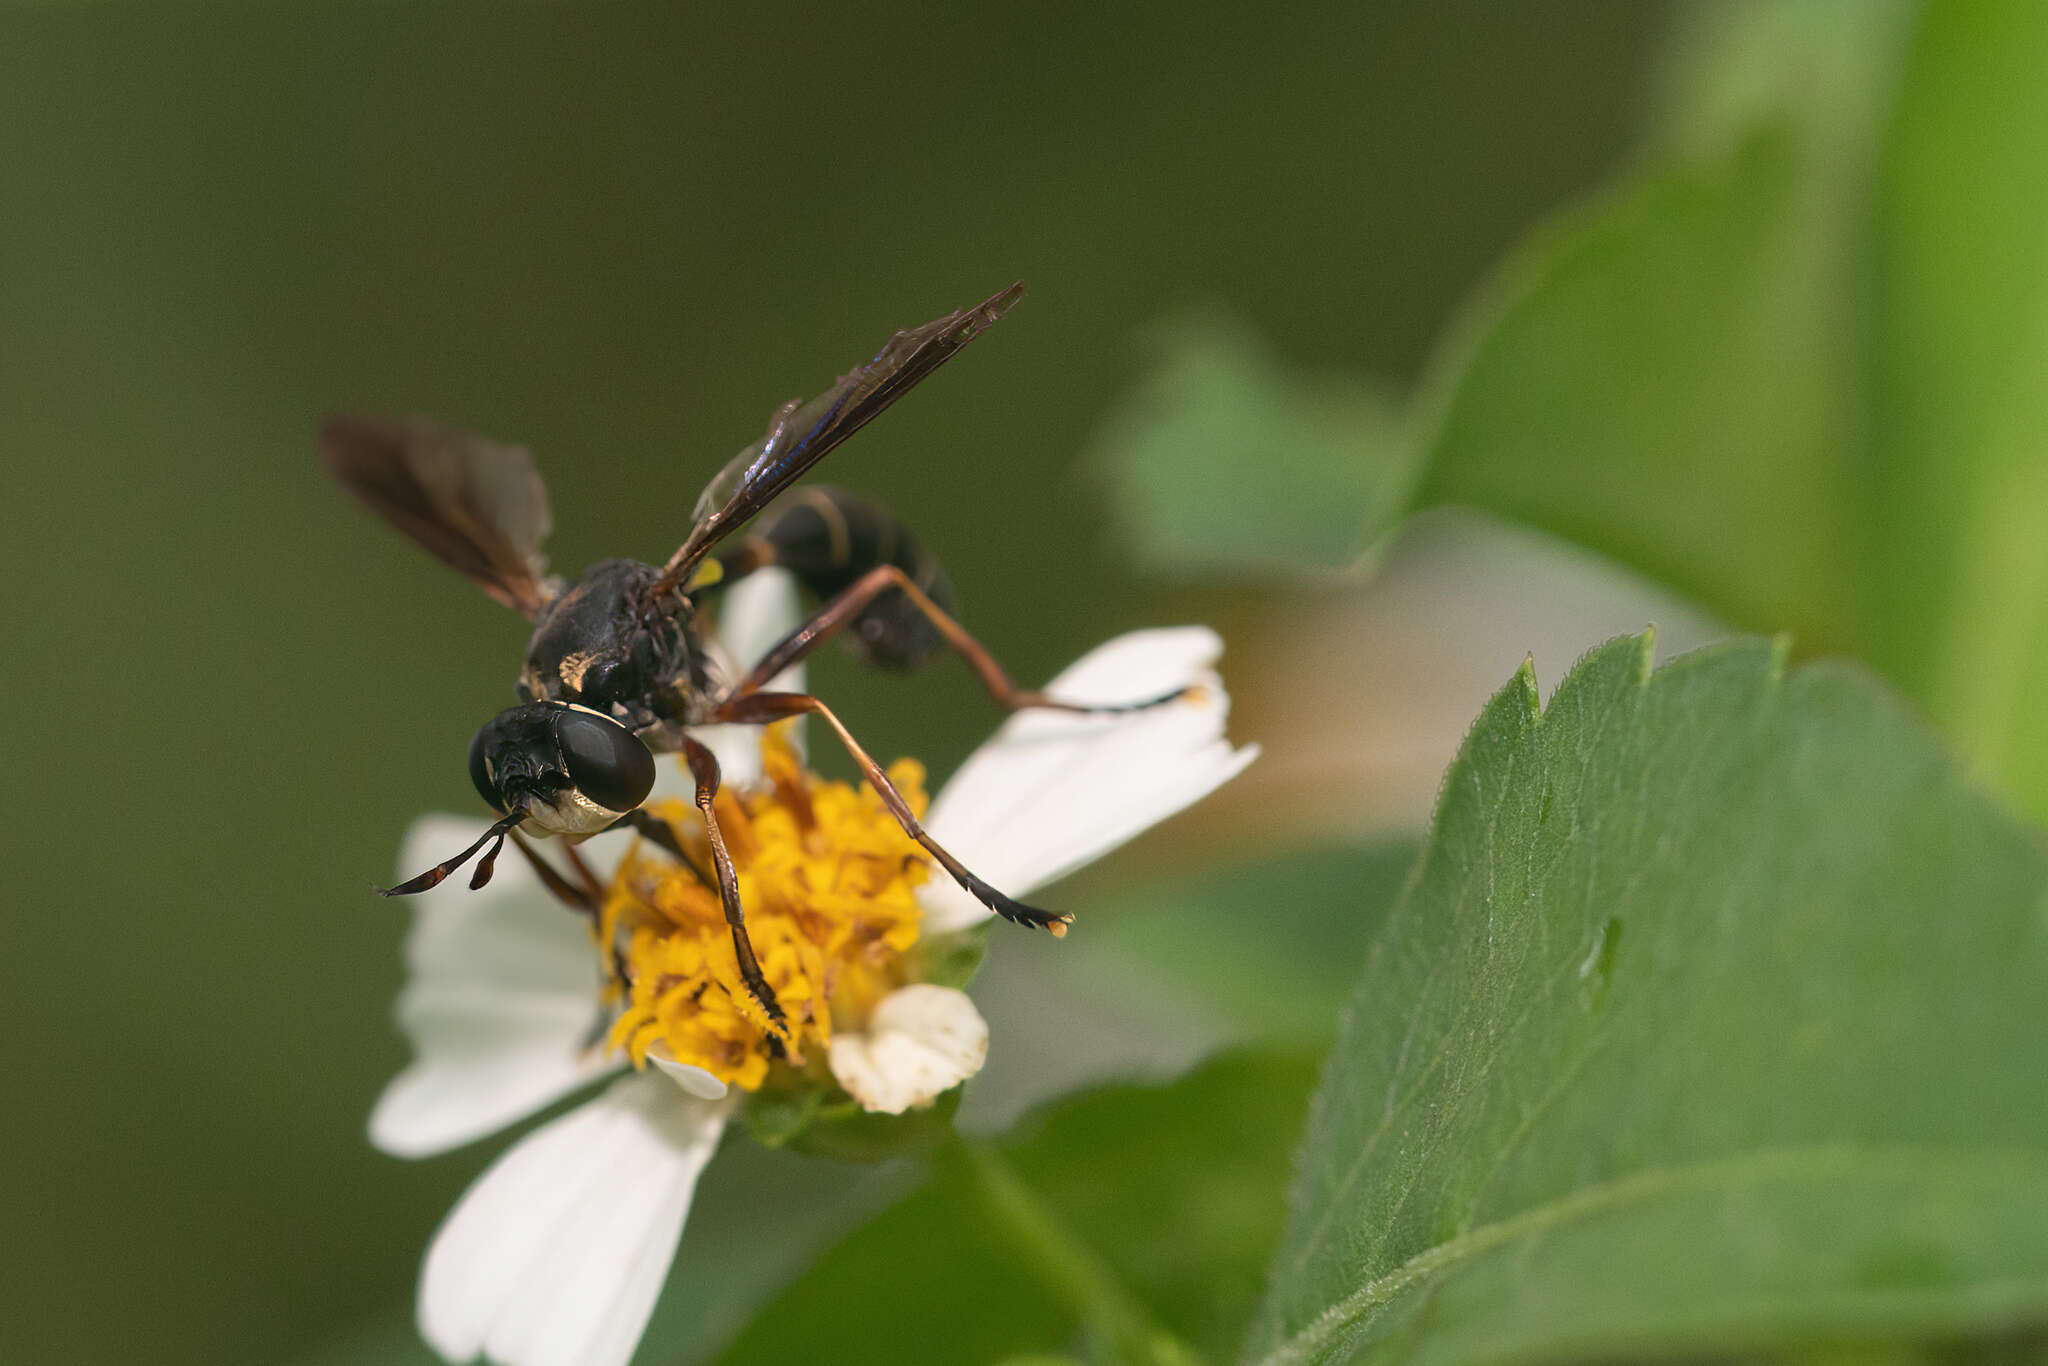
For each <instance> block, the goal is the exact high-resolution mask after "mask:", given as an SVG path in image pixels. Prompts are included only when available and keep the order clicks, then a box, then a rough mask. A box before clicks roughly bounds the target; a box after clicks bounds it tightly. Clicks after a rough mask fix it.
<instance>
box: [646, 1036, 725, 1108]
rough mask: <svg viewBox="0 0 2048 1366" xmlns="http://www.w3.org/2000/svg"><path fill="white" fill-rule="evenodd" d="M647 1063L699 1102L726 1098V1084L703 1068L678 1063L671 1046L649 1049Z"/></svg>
mask: <svg viewBox="0 0 2048 1366" xmlns="http://www.w3.org/2000/svg"><path fill="white" fill-rule="evenodd" d="M647 1061H649V1062H651V1063H653V1064H654V1065H655V1066H656V1067H659V1068H660V1069H661V1070H662V1073H663V1074H664V1075H665V1076H667V1077H668V1079H669V1080H670V1081H672V1082H674V1083H675V1084H676V1085H678V1086H680V1087H682V1088H683V1092H684V1094H686V1095H692V1096H695V1097H696V1098H697V1099H698V1100H723V1099H724V1098H725V1092H726V1085H725V1083H724V1082H722V1081H720V1080H719V1079H718V1078H717V1077H716V1076H715V1075H713V1074H712V1073H710V1072H707V1071H705V1070H704V1069H703V1068H701V1067H697V1066H694V1065H692V1064H690V1063H687V1062H677V1061H676V1055H675V1054H674V1053H672V1052H670V1051H669V1046H668V1045H667V1044H665V1043H657V1044H655V1045H654V1046H653V1047H652V1048H649V1049H648V1050H647Z"/></svg>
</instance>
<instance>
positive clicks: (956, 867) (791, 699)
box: [691, 692, 1074, 936]
mask: <svg viewBox="0 0 2048 1366" xmlns="http://www.w3.org/2000/svg"><path fill="white" fill-rule="evenodd" d="M804 715H810V716H818V717H822V718H824V721H825V724H826V725H828V726H830V727H832V731H833V733H834V734H836V735H837V736H838V737H839V743H840V744H842V745H844V746H845V747H846V752H847V753H848V754H850V755H852V756H853V761H854V763H855V764H857V765H859V766H860V771H861V775H862V776H863V777H865V778H866V779H867V780H868V783H869V785H870V786H872V787H873V788H874V789H875V792H876V793H877V794H878V795H879V796H880V797H881V799H882V804H883V805H884V806H886V807H888V808H889V814H890V815H892V816H894V817H895V818H896V823H897V824H898V825H900V826H902V827H903V833H904V834H906V835H908V836H910V837H911V838H912V839H914V840H916V841H917V842H918V844H919V845H920V846H921V847H922V848H923V849H924V851H925V852H926V853H927V854H930V855H931V856H932V858H933V859H934V860H935V861H936V862H937V863H938V865H939V866H940V867H941V868H944V869H945V870H946V871H947V872H948V873H950V874H951V875H952V877H953V880H954V881H955V882H957V883H959V884H960V885H961V886H962V887H965V888H966V889H967V890H968V892H969V893H971V894H972V895H973V897H974V899H975V900H976V901H979V902H980V903H981V904H982V905H984V906H986V907H988V908H989V909H990V910H991V911H994V912H995V913H996V914H997V915H999V916H1001V917H1002V918H1003V919H1005V920H1009V921H1013V922H1015V923H1016V924H1019V925H1029V926H1033V927H1035V928H1037V929H1042V930H1048V931H1050V932H1051V933H1052V934H1053V935H1055V936H1059V935H1064V934H1065V933H1066V932H1067V926H1069V925H1071V924H1073V923H1074V917H1072V916H1070V915H1059V914H1056V913H1054V912H1052V911H1042V910H1039V909H1038V908H1037V907H1036V906H1027V905H1025V904H1024V903H1023V902H1021V901H1016V900H1013V899H1012V898H1010V897H1007V896H1005V895H1003V894H1002V893H1001V892H999V891H997V890H996V889H995V888H993V887H991V886H989V884H988V883H986V882H984V881H982V880H981V879H980V878H979V877H977V876H975V875H974V873H973V872H972V871H970V870H969V869H968V867H967V865H965V864H963V863H962V862H960V860H959V859H957V858H954V857H953V856H952V854H950V853H948V852H947V851H946V850H945V849H944V848H942V847H941V846H940V844H939V842H938V841H937V840H935V839H933V838H932V837H931V835H930V834H928V833H927V832H926V830H925V828H924V825H923V824H922V823H921V822H920V821H919V820H918V819H917V813H916V812H914V811H912V810H911V809H910V803H909V802H907V801H905V800H904V799H903V794H902V793H901V792H898V791H897V790H896V785H895V784H894V783H892V782H890V781H889V775H888V774H886V773H884V772H883V771H882V766H881V765H880V764H878V763H876V762H875V761H874V759H872V758H871V757H869V755H868V752H867V751H866V750H865V749H863V748H861V745H860V742H859V741H858V740H856V739H854V738H853V733H852V732H851V731H849V730H847V728H846V726H845V725H844V724H843V723H842V722H841V721H840V719H839V718H838V717H837V716H835V715H833V714H832V709H831V708H830V707H828V706H826V705H825V704H824V703H823V702H821V701H819V700H818V699H817V698H815V697H813V696H811V695H810V694H809V693H801V692H757V693H754V694H751V695H750V696H746V697H737V698H734V699H732V700H730V701H728V702H726V703H725V704H724V705H722V706H721V707H720V708H719V709H718V710H717V711H715V712H713V713H712V714H711V716H710V717H709V718H708V719H709V720H711V721H714V722H738V723H740V724H742V725H756V726H760V725H767V724H768V723H769V722H771V721H780V720H783V719H784V718H785V717H790V716H804ZM691 743H693V744H694V743H695V741H692V742H691ZM700 748H701V746H700Z"/></svg>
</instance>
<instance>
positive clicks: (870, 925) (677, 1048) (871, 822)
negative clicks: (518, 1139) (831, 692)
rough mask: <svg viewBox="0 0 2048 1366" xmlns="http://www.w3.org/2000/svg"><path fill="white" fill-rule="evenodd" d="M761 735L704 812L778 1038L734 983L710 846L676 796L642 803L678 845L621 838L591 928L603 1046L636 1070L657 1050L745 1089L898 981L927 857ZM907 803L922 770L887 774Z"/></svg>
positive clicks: (881, 815)
mask: <svg viewBox="0 0 2048 1366" xmlns="http://www.w3.org/2000/svg"><path fill="white" fill-rule="evenodd" d="M780 730H781V728H780V727H771V728H769V729H768V730H766V731H764V732H763V734H762V741H761V752H762V758H763V760H764V768H765V770H766V777H765V779H764V781H763V782H762V783H761V784H760V785H758V786H757V787H755V788H753V789H751V790H748V791H746V792H742V793H737V794H735V793H734V792H732V791H731V790H730V789H727V790H725V791H721V792H720V793H719V794H718V797H717V798H716V800H715V802H714V804H713V811H714V813H715V814H716V816H717V818H718V826H719V830H720V831H721V833H723V835H724V836H725V843H726V847H727V849H728V850H730V852H731V854H732V860H733V869H734V871H735V872H736V873H737V874H738V875H739V890H740V905H741V906H742V907H743V908H745V911H746V919H747V935H748V938H749V939H750V940H751V941H752V942H753V946H754V952H755V955H756V956H757V957H758V958H759V959H760V962H761V971H762V973H763V975H765V976H766V977H767V979H768V985H769V986H770V987H772V988H773V989H774V991H775V997H776V1000H777V1001H778V1002H779V1003H780V1004H781V1006H782V1009H783V1011H784V1013H785V1014H786V1015H787V1017H788V1033H787V1034H786V1035H778V1032H777V1031H776V1030H775V1029H774V1028H773V1026H771V1025H770V1023H769V1021H768V1018H767V1016H766V1014H765V1012H763V1011H762V1009H761V1007H760V1005H759V1003H757V1002H756V1001H755V1000H754V999H753V997H752V995H751V994H750V993H749V992H748V991H747V988H746V984H745V983H744V982H743V981H742V980H741V978H740V969H739V957H738V955H737V953H736V952H735V951H734V949H733V944H732V932H731V930H730V928H729V927H728V926H727V925H726V921H725V910H724V906H723V905H722V903H721V902H720V900H719V896H718V887H717V884H716V883H715V882H712V881H709V880H708V879H709V878H710V876H711V874H712V861H711V850H710V842H709V840H708V839H707V838H706V837H705V833H704V823H703V820H702V818H701V817H700V816H699V814H698V812H697V810H696V808H695V807H694V806H692V805H690V804H689V803H687V802H682V801H677V800H668V801H658V802H654V803H650V804H649V807H648V810H650V811H651V812H653V813H654V814H655V815H656V816H658V817H660V818H661V819H662V820H663V821H665V822H667V824H668V826H669V828H670V829H671V830H673V831H674V832H675V836H676V839H677V841H678V843H680V844H681V845H682V847H683V850H684V852H685V853H686V854H687V855H688V856H689V864H691V865H694V867H692V866H686V865H684V864H679V863H678V862H676V860H675V859H674V858H673V857H671V856H670V855H669V854H668V853H666V852H665V851H662V850H660V849H657V848H654V847H653V846H651V845H647V844H644V843H636V844H635V845H634V846H633V848H632V849H631V850H630V851H629V852H628V853H627V855H626V857H625V859H624V860H623V861H622V862H621V863H620V865H619V869H618V872H617V873H616V874H614V875H613V877H612V881H611V885H610V887H609V888H608V889H607V891H606V895H605V902H604V915H603V918H602V920H601V922H600V924H599V939H600V941H601V942H602V943H604V944H607V945H617V946H618V947H619V953H618V956H617V958H616V960H615V963H614V971H615V972H616V971H623V973H624V980H623V981H615V982H614V984H613V991H614V992H615V993H616V994H617V996H618V998H619V1001H620V1013H619V1016H618V1019H617V1020H616V1021H615V1022H614V1023H613V1025H612V1029H611V1035H610V1040H609V1042H610V1045H611V1046H612V1047H614V1048H620V1049H624V1050H625V1051H626V1053H627V1055H628V1056H629V1057H631V1058H632V1060H633V1065H634V1066H635V1067H644V1066H645V1065H646V1062H647V1051H648V1050H649V1049H650V1048H652V1047H654V1046H655V1045H656V1044H662V1045H665V1046H666V1047H667V1049H668V1051H669V1052H670V1053H671V1054H673V1055H674V1057H675V1059H676V1060H677V1061H678V1062H684V1063H689V1064H691V1065H693V1066H696V1067H701V1068H703V1069H705V1070H706V1071H708V1072H710V1073H712V1074H713V1075H715V1076H717V1077H718V1078H719V1079H720V1080H722V1081H725V1082H727V1083H728V1084H730V1085H733V1086H738V1087H740V1088H742V1089H744V1090H749V1091H751V1090H754V1089H756V1088H757V1087H759V1086H760V1085H761V1083H762V1081H763V1080H764V1079H765V1078H766V1077H767V1075H768V1070H769V1067H770V1065H771V1064H772V1063H774V1062H777V1061H787V1062H788V1063H789V1064H791V1065H793V1066H796V1067H803V1066H805V1065H806V1064H807V1063H808V1062H810V1060H811V1059H812V1058H816V1059H819V1060H822V1058H823V1056H824V1053H825V1048H824V1046H825V1045H826V1044H827V1043H829V1042H830V1041H831V1038H832V1030H833V1028H834V1026H835V1025H837V1026H838V1027H839V1028H842V1029H846V1028H855V1027H858V1026H859V1025H861V1024H862V1023H863V1022H865V1021H866V1019H867V1017H868V1015H869V1013H870V1012H872V1011H873V1009H874V1007H875V1005H876V1003H877V1002H879V1001H880V1000H881V999H882V997H883V996H885V995H887V994H888V993H889V992H890V991H892V990H894V989H895V988H896V987H898V986H901V985H902V984H903V982H904V976H905V967H904V961H903V957H904V954H905V952H906V951H907V950H908V949H909V948H910V947H911V945H913V944H915V943H916V942H917V936H918V924H919V911H918V905H917V896H916V892H917V888H918V886H919V884H921V883H922V882H923V881H924V880H925V878H926V876H927V875H928V873H929V870H930V859H929V857H928V856H927V855H926V854H925V852H924V850H922V849H920V848H919V847H918V846H917V844H916V842H915V841H913V840H912V839H911V838H910V837H909V836H908V835H905V834H904V833H903V830H902V827H901V826H899V825H897V823H896V820H895V818H894V817H893V816H891V815H890V814H889V812H888V809H887V808H886V807H884V806H883V805H882V801H881V798H880V797H879V796H878V795H877V794H876V793H875V790H874V789H873V788H872V787H870V786H868V785H867V784H865V783H863V784H862V785H861V786H860V787H859V788H858V789H855V788H853V787H852V786H850V785H849V784H846V783H841V782H826V781H824V780H822V779H820V778H818V777H817V776H816V775H814V774H811V773H808V772H806V771H805V770H804V768H803V766H802V764H801V762H800V761H799V760H798V759H797V756H796V752H795V750H794V749H793V748H791V746H790V744H789V742H788V741H787V740H786V739H785V738H784V737H783V736H782V735H781V734H780ZM889 779H890V781H891V782H893V783H895V785H896V788H897V790H898V791H900V792H901V793H902V794H903V796H904V799H905V800H906V801H908V802H909V803H910V807H911V810H912V811H914V812H916V813H917V815H918V816H919V817H920V818H921V817H922V816H923V815H924V809H925V792H924V768H923V766H922V765H921V764H919V763H918V762H917V761H916V760H914V759H903V760H899V761H897V763H896V764H894V765H893V766H892V767H891V768H890V769H889Z"/></svg>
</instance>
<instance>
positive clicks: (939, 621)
mask: <svg viewBox="0 0 2048 1366" xmlns="http://www.w3.org/2000/svg"><path fill="white" fill-rule="evenodd" d="M892 588H900V589H902V590H903V594H904V596H905V597H907V598H908V599H909V600H910V602H911V604H912V605H913V606H915V607H916V608H917V610H918V611H920V612H922V613H923V614H924V615H925V618H926V619H927V620H928V621H930V622H931V624H932V626H933V627H934V628H935V629H936V630H937V631H938V633H939V634H940V635H941V636H943V637H944V638H945V641H946V643H947V644H948V645H951V646H952V647H953V649H954V651H955V652H957V653H958V654H959V655H960V657H961V658H962V659H965V660H966V661H967V663H968V666H969V667H970V668H972V669H973V670H974V675H975V677H977V678H979V679H980V680H981V685H982V687H984V688H986V689H988V695H989V696H990V697H992V698H994V699H995V701H996V705H997V706H1000V707H1002V708H1003V709H1004V710H1006V711H1020V710H1022V709H1024V708H1025V707H1043V708H1048V709H1050V710H1053V711H1071V712H1081V713H1084V714H1086V713H1101V712H1123V711H1142V710H1144V709H1145V708H1146V707H1156V706H1160V705H1161V704H1163V703H1167V702H1171V701H1173V700H1174V699H1175V698H1178V697H1181V696H1182V695H1184V694H1185V693H1186V692H1187V691H1188V689H1186V688H1175V689H1174V690H1173V691H1172V692H1170V693H1165V694H1163V695H1161V696H1159V697H1148V698H1146V699H1145V700H1143V701H1141V702H1116V703H1107V704H1088V703H1081V702H1062V701H1060V700H1058V699H1057V698H1052V697H1047V696H1046V695H1045V694H1044V693H1041V692H1030V691H1027V690H1025V689H1023V688H1020V687H1018V686H1017V685H1016V684H1015V683H1014V682H1012V681H1011V679H1010V675H1009V674H1007V673H1005V672H1004V671H1003V666H1002V665H1000V664H998V663H996V658H995V656H994V655H992V654H990V653H989V652H988V647H987V646H985V645H983V644H982V643H981V642H980V641H978V640H976V639H975V638H974V637H973V636H971V635H969V634H968V633H967V628H966V627H964V626H962V625H961V624H960V623H959V622H957V621H955V620H954V619H953V617H952V616H951V614H950V613H948V612H947V611H946V609H945V608H943V607H941V606H939V605H938V604H937V603H935V602H933V601H932V600H931V597H930V596H929V595H928V594H926V592H925V591H924V590H923V589H922V588H919V587H918V586H917V584H916V583H914V582H912V580H911V578H910V576H909V575H908V574H905V573H904V572H903V571H902V570H901V569H898V568H897V567H896V566H895V565H893V564H884V565H877V566H876V567H875V568H873V569H870V570H869V571H868V572H867V573H865V574H863V575H861V576H860V577H859V578H858V579H856V580H854V582H853V584H852V586H851V587H849V588H847V589H846V590H845V591H844V592H842V593H840V594H839V596H838V597H836V598H834V599H832V601H830V602H828V603H826V604H825V605H824V606H823V607H821V608H819V609H818V612H817V614H816V615H815V616H813V617H812V618H811V619H810V620H809V621H807V622H805V623H804V624H803V625H801V626H799V627H797V628H796V629H795V630H794V631H791V632H790V633H789V634H788V635H786V636H784V637H783V638H782V640H781V641H780V642H779V643H778V644H777V645H776V646H775V648H774V649H772V650H770V651H769V652H768V653H767V654H766V655H764V656H763V657H762V659H761V662H760V663H759V664H756V665H755V666H754V668H753V670H752V672H750V673H748V675H747V676H746V677H745V678H743V679H741V680H740V681H739V682H738V683H737V684H735V685H734V686H733V688H732V689H731V691H729V692H727V693H726V695H725V697H724V699H722V700H723V701H725V702H731V701H734V700H737V699H739V698H742V697H747V696H750V695H752V694H754V693H758V692H760V691H761V689H763V688H765V687H767V686H768V681H769V680H770V679H772V678H774V677H775V675H777V674H779V673H781V672H782V671H783V670H784V669H786V668H788V667H789V666H790V665H792V664H794V663H796V662H797V661H798V660H800V659H802V658H804V656H806V655H808V654H810V653H811V652H812V651H813V650H815V649H817V648H818V647H819V646H820V645H823V644H824V643H825V642H826V641H828V640H830V639H831V638H832V637H833V636H835V635H837V634H839V632H840V631H841V630H843V629H844V628H845V626H846V624H847V623H848V622H850V621H852V620H853V619H854V618H855V617H857V616H859V615H860V613H861V609H862V608H864V607H866V606H867V605H868V604H869V603H871V602H873V601H874V600H875V599H876V598H878V597H880V596H881V595H882V594H883V593H886V592H888V591H889V590H890V589H892Z"/></svg>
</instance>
